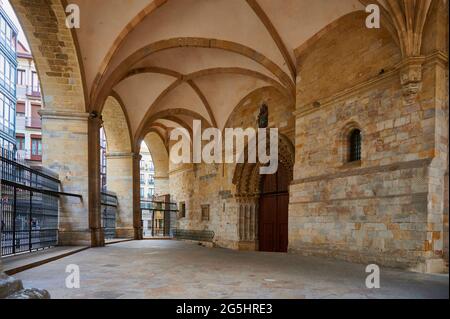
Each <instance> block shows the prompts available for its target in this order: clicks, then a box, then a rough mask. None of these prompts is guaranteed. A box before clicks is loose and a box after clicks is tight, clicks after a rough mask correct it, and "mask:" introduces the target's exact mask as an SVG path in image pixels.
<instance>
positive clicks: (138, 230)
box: [133, 227, 144, 240]
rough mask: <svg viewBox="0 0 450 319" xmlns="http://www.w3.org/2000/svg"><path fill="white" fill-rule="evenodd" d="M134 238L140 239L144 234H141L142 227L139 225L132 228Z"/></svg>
mask: <svg viewBox="0 0 450 319" xmlns="http://www.w3.org/2000/svg"><path fill="white" fill-rule="evenodd" d="M133 235H134V240H142V239H144V236H143V229H142V228H141V227H139V228H138V227H135V228H134V234H133Z"/></svg>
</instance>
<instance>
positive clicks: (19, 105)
mask: <svg viewBox="0 0 450 319" xmlns="http://www.w3.org/2000/svg"><path fill="white" fill-rule="evenodd" d="M16 113H17V114H22V115H25V102H17V106H16Z"/></svg>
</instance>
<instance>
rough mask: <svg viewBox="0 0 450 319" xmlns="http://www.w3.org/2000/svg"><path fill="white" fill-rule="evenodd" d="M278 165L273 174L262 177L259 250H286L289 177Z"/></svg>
mask: <svg viewBox="0 0 450 319" xmlns="http://www.w3.org/2000/svg"><path fill="white" fill-rule="evenodd" d="M288 176H289V175H288V174H287V172H286V171H284V169H283V168H282V167H281V166H280V169H279V170H278V172H277V173H276V174H274V175H267V176H265V177H263V181H262V189H261V196H260V199H259V250H260V251H269V252H287V249H288V208H289V193H288V186H289V178H288Z"/></svg>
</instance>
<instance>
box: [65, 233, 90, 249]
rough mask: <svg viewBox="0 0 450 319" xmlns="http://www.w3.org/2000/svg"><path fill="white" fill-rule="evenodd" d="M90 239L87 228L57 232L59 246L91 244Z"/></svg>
mask: <svg viewBox="0 0 450 319" xmlns="http://www.w3.org/2000/svg"><path fill="white" fill-rule="evenodd" d="M91 240H92V239H91V234H90V232H89V230H79V231H64V230H63V231H62V230H60V231H59V232H58V245H59V246H91Z"/></svg>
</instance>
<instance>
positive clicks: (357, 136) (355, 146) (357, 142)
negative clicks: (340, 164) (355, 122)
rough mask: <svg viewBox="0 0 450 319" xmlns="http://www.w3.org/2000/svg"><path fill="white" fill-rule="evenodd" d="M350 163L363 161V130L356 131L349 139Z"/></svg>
mask: <svg viewBox="0 0 450 319" xmlns="http://www.w3.org/2000/svg"><path fill="white" fill-rule="evenodd" d="M349 139H350V140H349V147H350V150H349V154H350V157H349V161H350V162H357V161H360V160H361V130H359V129H354V130H353V131H351V133H350V137H349Z"/></svg>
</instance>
